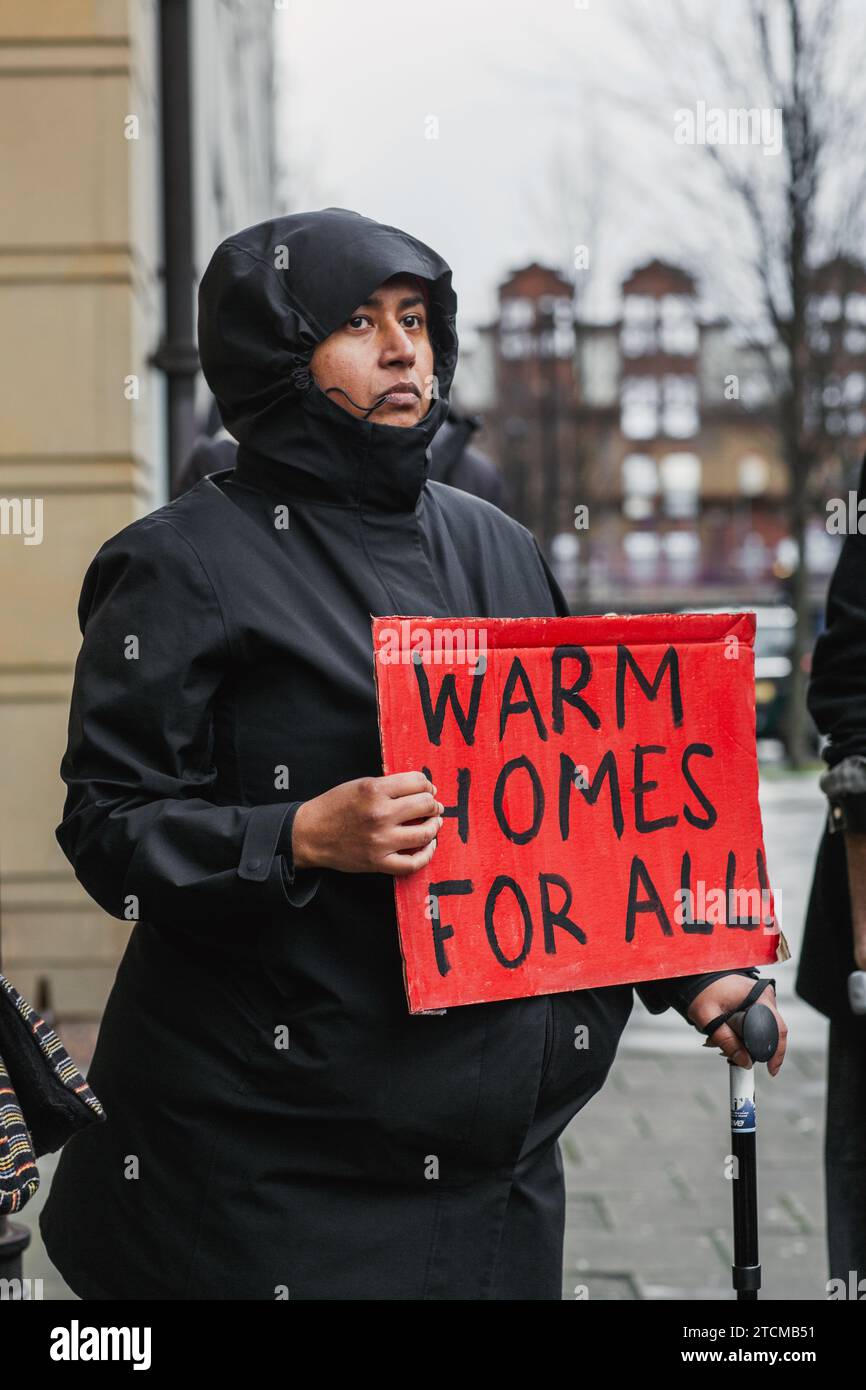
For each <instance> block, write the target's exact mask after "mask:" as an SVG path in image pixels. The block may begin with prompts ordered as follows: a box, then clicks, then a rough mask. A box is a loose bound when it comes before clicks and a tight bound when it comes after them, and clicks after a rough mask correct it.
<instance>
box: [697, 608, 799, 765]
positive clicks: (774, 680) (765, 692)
mask: <svg viewBox="0 0 866 1390" xmlns="http://www.w3.org/2000/svg"><path fill="white" fill-rule="evenodd" d="M679 611H680V612H681V613H729V612H731V611H733V610H732V609H730V608H724V607H723V608H682V609H680V610H679ZM736 611H745V612H750V613H754V614H755V618H756V627H755V736H756V738H758V739H777V740H778V741H779V742H780V743H782V744H783V745H785V746H786V747H787V740H786V735H785V717H786V713H787V709H788V702H789V700H790V698H791V684H792V682H791V671H792V663H791V653H792V649H793V645H794V624H795V622H796V614H795V612H794V610H793V608H791V607H790V605H788V604H783V603H779V604H767V605H763V606H761V607H756V608H749V609H745V610H736ZM808 659H809V660H811V652H810V653H809V657H808ZM807 734H808V739H809V746H810V748H811V750H812V751H813V752H814V753H815V754H817V753H818V752H819V751H820V747H821V744H822V743H823V741H824V740H823V739H822V738H821V735H820V734H819V733H818V730H817V729H816V728H815V725H814V724H813V722H812V719H811V718H810V719H809V721H808V729H807Z"/></svg>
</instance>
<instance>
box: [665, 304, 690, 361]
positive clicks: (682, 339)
mask: <svg viewBox="0 0 866 1390" xmlns="http://www.w3.org/2000/svg"><path fill="white" fill-rule="evenodd" d="M659 346H660V348H661V351H662V352H667V353H670V354H671V355H672V356H676V355H678V354H686V355H689V356H692V355H693V354H694V353H696V352H697V350H698V326H697V323H696V322H695V309H694V300H693V299H692V298H691V296H690V295H687V294H666V295H664V296H663V298H662V300H661V331H660V334H659Z"/></svg>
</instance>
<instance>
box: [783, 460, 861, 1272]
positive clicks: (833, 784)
mask: <svg viewBox="0 0 866 1390" xmlns="http://www.w3.org/2000/svg"><path fill="white" fill-rule="evenodd" d="M857 497H858V503H859V504H863V506H862V510H863V511H864V512H866V458H864V460H863V464H862V467H861V472H860V481H859V486H858V494H857ZM859 514H860V513H858V515H859ZM864 524H866V523H864ZM807 704H808V707H809V712H810V713H811V715H812V718H813V719H814V721H815V724H816V726H817V727H818V729H819V730H820V732H821V733H822V734H825V735H826V736H827V738H828V742H827V743H826V744H825V746H824V748H823V750H822V757H823V759H824V761H825V762H826V764H827V771H826V772H824V773H823V774H822V776H821V778H820V779H819V781H820V786H821V789H822V791H823V792H824V793H825V795H826V797H827V800H828V811H827V820H826V823H825V826H824V833H823V836H822V839H821V843H820V846H819V849H818V856H817V860H816V864H815V872H814V877H813V880H812V888H811V893H810V897H809V904H808V908H807V912H806V924H805V932H804V936H803V946H802V950H801V954H800V961H799V965H798V971H797V979H796V990H797V993H798V994H799V995H800V997H801V998H802V999H805V1000H806V1002H807V1003H808V1004H811V1005H812V1006H813V1008H815V1009H818V1010H819V1012H820V1013H822V1014H824V1015H825V1016H826V1017H827V1018H828V1019H829V1020H830V1028H829V1035H828V1054H827V1109H826V1131H825V1150H824V1156H825V1197H826V1206H827V1241H828V1253H829V1266H830V1277H831V1279H842V1280H844V1283H845V1286H846V1287H848V1281H849V1276H850V1273H851V1271H852V1270H853V1271H856V1277H857V1278H858V1279H862V1278H864V1277H866V1014H858V1013H855V1012H854V1011H853V1009H852V1006H851V1002H850V999H849V991H848V981H849V977H850V976H851V975H852V974H854V973H855V972H857V971H866V535H862V534H860V532H859V531H853V532H850V533H849V534H848V535H846V537H845V540H844V542H843V545H842V552H841V554H840V556H839V560H838V563H837V565H836V569H835V571H834V573H833V578H832V580H831V582H830V588H829V592H828V596H827V608H826V614H825V626H824V631H823V632H822V633H821V635H820V636H819V638H818V640H817V642H816V643H815V650H814V654H813V658H812V669H811V675H810V679H809V687H808V691H807ZM854 983H856V981H855V982H854ZM861 1297H862V1293H861Z"/></svg>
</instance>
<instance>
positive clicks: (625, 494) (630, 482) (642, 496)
mask: <svg viewBox="0 0 866 1390" xmlns="http://www.w3.org/2000/svg"><path fill="white" fill-rule="evenodd" d="M658 490H659V479H658V470H657V469H656V461H655V459H654V458H651V457H650V455H649V454H627V455H626V457H625V458H624V459H623V461H622V510H623V515H624V516H627V517H628V519H629V521H646V520H647V519H648V518H649V517H651V516H652V515H653V512H654V511H655V503H654V498H655V495H656V493H657V492H658Z"/></svg>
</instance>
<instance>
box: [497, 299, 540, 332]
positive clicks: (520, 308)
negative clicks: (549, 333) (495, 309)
mask: <svg viewBox="0 0 866 1390" xmlns="http://www.w3.org/2000/svg"><path fill="white" fill-rule="evenodd" d="M501 317H502V327H503V328H531V327H532V325H533V324H534V322H535V306H534V304H533V302H532V300H531V299H503V301H502V316H501Z"/></svg>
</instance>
